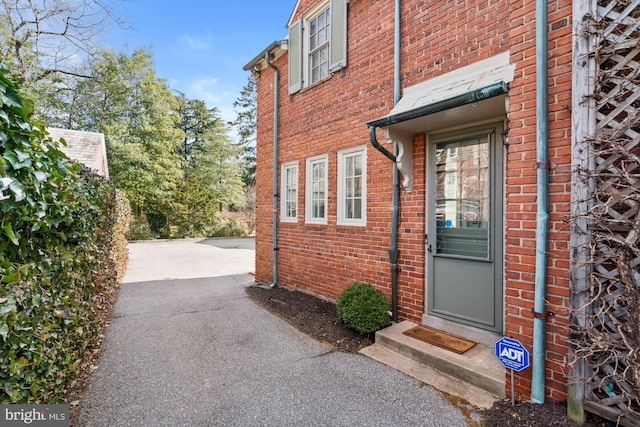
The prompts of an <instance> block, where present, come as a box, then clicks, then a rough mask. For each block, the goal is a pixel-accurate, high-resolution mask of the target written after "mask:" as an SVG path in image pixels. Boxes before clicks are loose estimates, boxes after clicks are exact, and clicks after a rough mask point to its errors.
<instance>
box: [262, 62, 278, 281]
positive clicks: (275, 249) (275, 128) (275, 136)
mask: <svg viewBox="0 0 640 427" xmlns="http://www.w3.org/2000/svg"><path fill="white" fill-rule="evenodd" d="M264 58H265V60H266V61H267V65H269V67H271V68H272V69H273V72H274V74H273V80H274V86H275V87H274V90H273V283H272V284H271V285H270V286H269V287H271V288H274V287H275V286H276V285H277V284H278V117H279V103H278V99H279V97H280V85H279V83H280V71H279V70H278V67H276V66H275V65H273V64H272V63H271V52H270V51H269V52H266V53H265V55H264Z"/></svg>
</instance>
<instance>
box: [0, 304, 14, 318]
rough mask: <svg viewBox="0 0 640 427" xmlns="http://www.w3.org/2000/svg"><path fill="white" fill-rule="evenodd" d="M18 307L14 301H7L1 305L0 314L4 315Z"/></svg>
mask: <svg viewBox="0 0 640 427" xmlns="http://www.w3.org/2000/svg"><path fill="white" fill-rule="evenodd" d="M15 309H16V305H15V304H14V303H11V302H10V303H6V304H3V305H1V306H0V316H4V315H5V314H7V313H11V312H12V311H13V310H15Z"/></svg>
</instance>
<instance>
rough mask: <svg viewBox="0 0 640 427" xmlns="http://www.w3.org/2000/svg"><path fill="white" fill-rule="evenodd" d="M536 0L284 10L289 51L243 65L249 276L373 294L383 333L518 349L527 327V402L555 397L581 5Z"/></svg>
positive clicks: (564, 369) (561, 377)
mask: <svg viewBox="0 0 640 427" xmlns="http://www.w3.org/2000/svg"><path fill="white" fill-rule="evenodd" d="M544 5H545V6H548V7H546V8H542V9H546V10H544V13H541V12H540V9H537V8H536V6H537V3H536V1H535V0H525V1H522V0H520V1H514V0H507V1H473V0H458V1H419V0H402V1H395V2H394V1H391V0H371V1H369V0H351V1H345V0H330V1H329V0H298V1H297V3H296V5H295V8H294V9H293V11H292V14H291V16H290V18H289V21H288V23H287V28H288V30H289V36H288V37H287V39H285V40H282V41H276V42H273V43H272V44H271V45H269V46H268V47H267V48H266V49H265V50H264V51H263V52H261V53H260V54H259V55H258V56H256V57H255V59H253V60H252V61H251V62H249V63H248V64H247V65H246V66H245V69H246V70H251V71H252V72H253V73H254V75H255V76H256V81H257V99H258V118H257V123H258V128H257V183H258V186H257V239H256V279H257V281H259V282H262V283H266V284H273V283H277V285H278V286H283V287H286V288H292V289H298V290H302V291H304V292H309V293H313V294H315V295H318V296H321V297H324V298H328V299H332V300H333V299H335V298H336V297H337V296H338V295H339V294H340V293H341V292H342V291H343V290H344V288H345V287H347V286H348V285H350V284H351V283H353V282H354V281H360V282H369V283H371V284H373V285H374V286H376V287H377V288H378V289H380V290H381V291H382V292H383V293H385V294H386V295H388V296H389V297H390V298H391V299H392V300H393V304H392V312H393V313H392V315H393V317H394V319H395V320H410V321H412V322H415V323H421V324H425V325H430V326H432V327H435V328H438V329H442V330H445V331H449V332H452V333H455V334H457V335H460V336H463V337H468V338H471V339H474V340H476V341H478V342H480V343H484V344H486V345H487V346H490V345H491V344H492V343H493V342H495V340H496V339H498V338H500V337H502V336H508V337H511V338H514V339H517V340H519V341H520V342H522V343H523V344H524V346H525V347H527V348H529V349H530V350H531V351H532V353H535V352H536V348H535V347H536V346H539V345H540V343H537V344H536V343H535V342H534V341H535V335H536V332H535V331H534V329H535V328H536V327H535V326H534V324H535V323H536V321H539V322H541V323H542V324H543V325H544V326H542V328H543V332H542V337H543V341H544V342H543V343H542V346H543V350H542V360H543V362H544V365H543V367H542V368H539V367H538V369H541V372H542V374H541V375H542V376H543V377H544V384H543V390H542V391H541V392H539V393H541V395H540V396H538V397H537V399H542V400H544V399H545V398H546V399H548V400H551V401H565V400H567V391H568V388H567V384H568V382H569V381H568V375H569V368H568V360H569V357H570V354H569V345H568V336H569V332H568V324H569V318H570V316H569V311H570V309H569V308H570V294H571V292H570V262H571V259H572V258H571V257H572V253H571V245H570V233H571V227H570V218H571V197H572V173H571V171H572V142H574V141H573V140H572V138H573V137H574V136H573V135H572V126H574V123H573V121H572V120H575V119H572V110H573V111H575V110H576V109H578V108H581V106H578V105H573V104H574V103H575V101H574V100H573V99H572V94H574V95H575V93H574V92H576V91H575V90H574V91H573V92H572V78H573V77H574V73H573V71H572V70H573V68H574V66H573V61H574V57H573V49H572V43H573V34H574V31H573V25H574V23H573V21H572V13H575V12H574V9H575V8H577V7H578V6H576V5H574V4H573V2H572V1H571V0H566V1H550V2H544ZM543 15H544V19H547V20H548V26H547V28H548V32H543V33H545V34H544V37H547V38H548V43H546V46H540V44H541V43H540V42H538V43H537V41H536V37H540V34H542V33H537V32H536V25H537V23H539V21H540V18H539V19H536V17H537V16H538V17H542V16H543ZM284 18H286V17H284ZM541 25H544V23H543V24H541ZM543 40H544V39H543ZM542 44H544V43H542ZM537 49H538V50H540V49H542V50H541V51H540V52H541V53H540V52H539V53H538V57H539V58H540V57H542V56H543V55H544V54H545V53H547V58H548V63H547V66H546V67H545V69H546V72H547V73H548V78H547V79H546V82H545V81H541V79H538V78H537V77H538V74H540V73H538V72H537V67H541V66H544V62H543V63H542V65H541V62H540V61H539V60H538V61H537V60H536V57H537V54H536V50H537ZM545 49H546V50H545ZM541 75H542V74H541ZM584 84H585V85H586V84H587V83H586V82H584ZM544 91H547V95H544ZM541 93H542V94H543V95H540V94H541ZM537 96H544V98H541V99H545V98H546V103H545V104H546V105H545V106H544V107H545V108H546V109H547V111H545V110H544V109H543V110H537V106H538V104H540V103H539V102H537ZM538 107H539V106H538ZM544 116H546V120H545V119H544ZM541 141H542V142H541ZM541 146H542V147H546V148H545V149H544V152H542V153H541V152H540V147H541ZM396 165H397V168H398V173H397V175H396V173H395V172H394V169H395V167H396ZM274 187H275V188H274ZM396 189H398V190H397V191H396ZM540 191H542V192H543V194H542V195H541V193H540ZM274 195H275V196H274ZM541 198H542V199H543V200H541ZM546 198H548V204H547V203H545V200H544V199H546ZM545 205H546V206H545ZM547 206H548V215H547V214H546V213H545V212H544V210H545V209H546V207H547ZM396 217H397V219H396ZM274 237H275V238H274ZM541 245H542V246H541ZM537 264H539V265H538V267H536V265H537ZM540 264H541V265H542V267H541V266H540ZM545 267H546V268H545ZM539 283H542V290H541V289H540V285H539ZM536 288H538V289H536ZM540 292H542V293H543V295H540ZM536 301H543V306H542V307H539V306H536V304H537V303H536ZM538 303H539V302H538ZM533 357H534V359H535V357H536V356H535V354H534V356H533ZM534 363H535V360H534ZM535 375H536V374H535V373H533V372H532V370H531V369H528V370H525V371H523V372H520V373H517V374H516V376H515V380H514V382H515V384H514V386H515V393H516V397H518V398H521V399H523V400H529V397H530V396H532V393H535V387H536V385H535V384H532V377H535ZM504 382H505V386H506V387H505V390H507V394H509V392H508V390H510V379H509V376H508V375H505V378H504ZM535 399H536V398H533V397H532V400H535Z"/></svg>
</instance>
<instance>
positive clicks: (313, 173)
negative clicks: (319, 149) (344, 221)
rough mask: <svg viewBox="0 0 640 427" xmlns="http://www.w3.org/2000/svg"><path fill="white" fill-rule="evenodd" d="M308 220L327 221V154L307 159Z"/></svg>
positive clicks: (310, 221) (313, 221)
mask: <svg viewBox="0 0 640 427" xmlns="http://www.w3.org/2000/svg"><path fill="white" fill-rule="evenodd" d="M306 181H307V185H306V196H305V199H306V203H305V205H306V212H305V214H306V215H305V216H306V222H308V223H316V224H326V223H327V156H326V155H322V156H317V157H310V158H308V159H307V180H306Z"/></svg>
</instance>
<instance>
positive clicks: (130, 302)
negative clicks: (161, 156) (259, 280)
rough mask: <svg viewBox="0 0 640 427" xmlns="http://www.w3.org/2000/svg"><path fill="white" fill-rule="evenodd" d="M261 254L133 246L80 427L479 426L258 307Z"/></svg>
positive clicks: (247, 246) (246, 243)
mask: <svg viewBox="0 0 640 427" xmlns="http://www.w3.org/2000/svg"><path fill="white" fill-rule="evenodd" d="M253 248H254V242H253V240H249V239H226V240H204V241H194V240H183V241H172V242H141V243H132V244H130V245H129V249H130V258H131V260H130V265H129V270H128V272H127V275H126V277H125V279H124V281H123V284H122V287H121V290H120V294H119V296H118V301H117V303H116V305H115V308H114V311H113V315H112V321H111V324H110V325H109V327H108V328H107V332H106V337H105V340H104V344H103V352H102V355H101V357H100V360H99V362H98V368H97V369H96V370H95V372H94V373H93V376H92V378H91V384H90V386H89V389H88V391H87V393H86V395H85V396H84V398H83V399H82V410H81V413H80V425H83V426H109V427H112V426H385V427H389V426H443V427H445V426H446V427H450V426H467V425H469V424H468V419H467V417H468V416H469V415H468V413H467V410H468V408H463V409H462V410H461V409H459V408H458V407H457V406H454V405H453V404H452V403H451V402H450V401H449V400H448V399H447V397H446V396H444V395H442V394H441V393H439V392H437V391H434V390H432V389H431V388H429V387H427V386H424V385H423V384H421V383H420V382H418V381H416V380H414V379H412V378H410V377H408V376H406V375H404V374H402V373H400V372H397V371H395V370H393V369H391V368H389V367H387V366H385V365H382V364H380V363H378V362H376V361H374V360H372V359H369V358H367V357H365V356H362V355H354V354H345V353H340V352H332V351H330V349H329V348H327V347H326V346H324V345H322V344H320V343H318V342H316V341H315V340H313V339H311V338H309V337H307V336H306V335H304V334H302V333H300V332H298V331H297V330H296V329H294V328H292V327H291V326H289V325H288V324H287V323H286V322H284V321H283V320H281V319H279V318H278V317H275V316H273V315H272V314H270V313H268V312H266V311H265V310H264V309H262V308H260V307H259V306H257V305H256V304H254V303H253V302H252V301H251V300H250V299H248V298H247V296H246V295H245V292H244V289H245V288H246V287H247V286H251V285H252V284H253V283H254V279H253V276H252V275H251V274H249V273H250V272H251V271H253V268H254V250H253ZM463 411H464V412H465V413H467V416H465V414H463ZM471 413H472V414H474V413H473V411H471ZM472 417H473V418H474V419H475V420H476V421H477V420H478V418H477V416H476V415H472Z"/></svg>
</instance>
